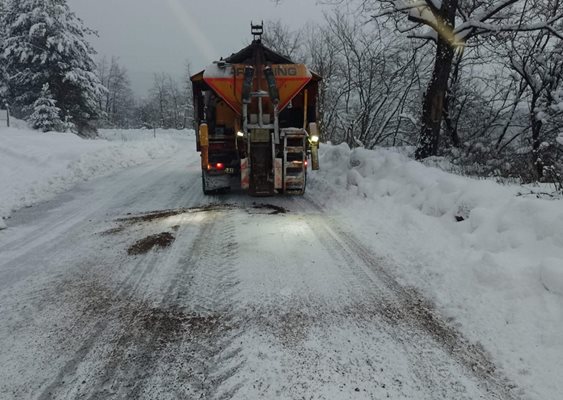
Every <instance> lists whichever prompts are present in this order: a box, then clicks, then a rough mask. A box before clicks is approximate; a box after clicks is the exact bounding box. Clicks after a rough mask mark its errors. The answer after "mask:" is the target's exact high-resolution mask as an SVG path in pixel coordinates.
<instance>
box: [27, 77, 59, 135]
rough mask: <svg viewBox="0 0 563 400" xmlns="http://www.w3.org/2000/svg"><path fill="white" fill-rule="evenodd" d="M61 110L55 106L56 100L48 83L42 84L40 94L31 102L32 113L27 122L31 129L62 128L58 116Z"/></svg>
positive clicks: (53, 129) (55, 129) (48, 129)
mask: <svg viewBox="0 0 563 400" xmlns="http://www.w3.org/2000/svg"><path fill="white" fill-rule="evenodd" d="M60 112H61V110H60V108H58V107H57V105H56V101H55V100H53V95H52V94H51V90H50V89H49V84H47V83H46V84H45V85H43V89H42V90H41V95H40V96H39V98H38V99H37V100H35V103H33V114H31V115H30V116H29V118H28V120H27V121H28V122H29V124H30V125H31V127H32V128H33V129H40V130H42V131H43V132H49V131H58V130H61V129H62V128H63V123H62V121H61V118H60V116H59V113H60Z"/></svg>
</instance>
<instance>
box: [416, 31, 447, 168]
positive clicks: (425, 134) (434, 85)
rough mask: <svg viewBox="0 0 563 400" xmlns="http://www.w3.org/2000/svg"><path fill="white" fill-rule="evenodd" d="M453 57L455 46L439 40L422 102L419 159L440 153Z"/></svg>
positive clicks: (417, 154)
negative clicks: (443, 114) (430, 76)
mask: <svg viewBox="0 0 563 400" xmlns="http://www.w3.org/2000/svg"><path fill="white" fill-rule="evenodd" d="M453 59H454V49H453V47H452V46H451V45H450V43H448V42H447V41H445V40H443V39H441V38H440V39H439V40H438V48H437V50H436V62H435V64H434V70H433V72H432V78H431V79H430V83H429V84H428V89H427V90H426V93H425V94H424V99H423V102H422V127H421V131H420V143H419V145H418V148H417V149H416V153H415V157H416V159H417V160H420V159H423V158H426V157H430V156H435V155H437V154H438V146H439V144H440V126H441V123H442V111H443V107H444V97H445V95H446V91H447V89H448V81H449V77H450V71H451V69H452V63H453Z"/></svg>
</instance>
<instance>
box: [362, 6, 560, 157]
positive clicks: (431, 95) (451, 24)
mask: <svg viewBox="0 0 563 400" xmlns="http://www.w3.org/2000/svg"><path fill="white" fill-rule="evenodd" d="M540 1H551V0H540ZM363 3H364V5H365V6H366V7H368V8H369V9H370V10H372V11H373V12H374V14H375V16H374V18H376V19H378V20H381V21H385V20H389V19H391V20H393V21H394V22H395V24H396V27H397V29H398V30H399V31H401V32H408V36H409V37H411V38H418V39H423V40H427V41H430V42H433V43H435V45H436V49H435V53H434V54H435V64H434V69H433V73H432V77H431V78H430V81H429V83H428V88H427V90H426V93H425V95H424V99H423V105H422V116H421V123H422V124H421V131H420V143H419V146H418V149H417V152H416V157H417V158H419V159H421V158H426V157H429V156H433V155H436V154H437V153H438V148H439V142H440V133H441V125H442V118H443V111H444V104H445V99H446V94H447V91H448V89H449V86H448V84H449V80H450V75H451V73H452V67H453V65H454V62H455V59H456V57H460V56H461V55H462V54H463V51H464V50H465V48H466V46H467V43H468V42H469V41H471V40H472V39H474V38H478V37H482V36H487V35H498V34H499V33H501V32H529V31H542V30H545V31H551V32H553V33H554V34H558V33H556V32H555V29H554V28H553V25H554V24H555V23H556V22H557V21H559V20H560V19H561V18H562V17H563V9H562V8H561V7H560V6H559V7H556V8H555V10H556V12H555V15H553V16H552V17H551V18H548V19H542V18H541V16H540V17H539V18H534V19H532V20H529V21H526V22H525V23H523V21H522V20H521V18H520V15H521V14H520V13H519V11H520V10H521V9H522V7H526V4H527V3H528V1H527V0H496V1H495V0H413V1H403V0H364V2H363ZM534 16H535V14H534ZM405 20H406V21H405Z"/></svg>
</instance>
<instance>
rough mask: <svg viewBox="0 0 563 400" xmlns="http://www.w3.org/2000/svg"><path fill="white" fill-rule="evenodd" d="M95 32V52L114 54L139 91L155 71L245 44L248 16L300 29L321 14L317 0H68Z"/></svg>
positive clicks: (199, 62)
mask: <svg viewBox="0 0 563 400" xmlns="http://www.w3.org/2000/svg"><path fill="white" fill-rule="evenodd" d="M68 3H69V6H70V8H71V9H72V10H73V11H74V12H75V13H76V14H77V15H78V16H79V17H80V18H82V19H83V20H84V21H85V23H86V25H87V26H88V27H90V28H92V29H95V30H97V31H98V33H99V38H95V37H92V38H91V42H92V44H93V45H94V47H95V48H96V50H97V51H98V53H99V56H100V57H101V56H103V55H106V56H108V57H111V56H117V57H118V58H119V61H120V63H121V64H122V65H123V66H125V67H126V68H127V69H128V71H129V77H130V79H131V83H132V85H133V90H134V91H135V93H136V94H137V95H139V96H144V95H145V94H146V92H147V90H148V89H149V88H150V87H151V85H152V77H153V74H154V73H155V72H168V73H170V74H172V75H173V76H176V77H180V76H181V75H182V74H183V72H184V70H185V65H186V63H187V61H189V62H190V63H191V65H192V71H193V72H197V70H199V69H202V68H203V67H205V66H206V65H208V64H210V63H211V62H212V61H214V60H216V59H219V57H221V56H223V57H224V56H229V55H230V54H231V53H233V52H236V51H238V50H240V49H241V48H242V47H244V45H245V44H246V43H249V41H250V39H251V36H250V21H251V20H252V21H254V22H259V21H262V20H276V19H280V20H281V21H282V22H283V23H284V24H286V25H289V26H291V27H294V28H299V27H301V26H303V25H305V24H306V23H307V22H311V21H319V20H321V19H322V10H323V8H322V7H321V6H319V5H316V0H283V1H282V2H281V4H279V5H276V4H275V2H273V1H272V0H68Z"/></svg>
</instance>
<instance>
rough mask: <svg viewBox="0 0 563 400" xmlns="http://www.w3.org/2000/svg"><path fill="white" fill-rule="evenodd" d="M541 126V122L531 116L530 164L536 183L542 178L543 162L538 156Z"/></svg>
mask: <svg viewBox="0 0 563 400" xmlns="http://www.w3.org/2000/svg"><path fill="white" fill-rule="evenodd" d="M542 126H543V122H542V121H541V120H539V119H538V118H537V117H536V115H535V113H534V114H533V115H532V164H533V171H532V172H533V174H534V177H535V178H536V181H539V180H541V179H542V178H543V166H544V164H543V161H542V159H541V156H540V146H541V140H540V133H541V129H542Z"/></svg>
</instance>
